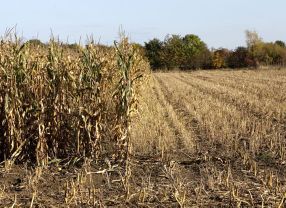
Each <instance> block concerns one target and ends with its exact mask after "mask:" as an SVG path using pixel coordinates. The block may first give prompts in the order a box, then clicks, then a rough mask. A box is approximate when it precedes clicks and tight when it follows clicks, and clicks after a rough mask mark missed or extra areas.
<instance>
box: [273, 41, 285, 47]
mask: <svg viewBox="0 0 286 208" xmlns="http://www.w3.org/2000/svg"><path fill="white" fill-rule="evenodd" d="M275 44H276V45H279V46H280V47H282V48H285V47H286V45H285V42H284V41H282V40H276V41H275Z"/></svg>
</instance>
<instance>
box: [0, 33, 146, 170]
mask: <svg viewBox="0 0 286 208" xmlns="http://www.w3.org/2000/svg"><path fill="white" fill-rule="evenodd" d="M148 70H149V65H148V63H147V61H146V60H145V59H144V58H143V56H142V54H141V53H140V51H139V50H138V49H137V48H136V47H135V45H133V44H130V43H128V39H127V38H125V37H123V38H121V40H120V41H119V43H115V44H114V46H112V47H107V46H102V45H99V44H95V43H94V42H93V41H89V43H88V44H87V45H85V46H81V45H76V47H74V48H73V49H70V48H67V47H65V44H63V43H60V42H59V41H55V40H54V39H51V40H50V41H49V43H47V44H45V45H34V44H31V43H29V42H26V43H23V42H22V41H21V40H20V39H18V38H17V37H16V36H15V37H11V36H9V37H6V38H2V40H1V43H0V147H1V148H0V162H1V161H4V160H8V159H9V160H13V161H19V162H20V161H31V162H34V163H37V164H38V165H45V164H47V163H48V162H49V161H51V160H52V159H55V158H61V159H65V158H81V157H92V158H95V159H96V160H100V159H102V158H106V157H108V158H109V159H110V160H120V161H124V160H125V159H126V157H127V154H128V153H127V152H128V144H129V123H130V118H131V115H130V114H131V112H132V111H133V110H134V108H135V103H136V96H137V89H138V86H139V84H140V83H142V80H143V79H144V78H143V79H142V76H143V75H145V74H146V73H147V72H148Z"/></svg>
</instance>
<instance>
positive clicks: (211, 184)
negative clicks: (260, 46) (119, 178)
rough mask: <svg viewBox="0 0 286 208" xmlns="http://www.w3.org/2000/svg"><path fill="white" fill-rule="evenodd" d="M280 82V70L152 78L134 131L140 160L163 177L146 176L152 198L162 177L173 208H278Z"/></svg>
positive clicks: (285, 146) (281, 187)
mask: <svg viewBox="0 0 286 208" xmlns="http://www.w3.org/2000/svg"><path fill="white" fill-rule="evenodd" d="M285 75H286V71H285V70H270V71H245V70H242V71H197V72H191V73H182V72H171V73H160V72H159V73H154V74H153V80H152V81H151V84H150V87H148V89H146V91H147V92H146V93H143V96H142V100H141V103H142V105H141V107H142V109H141V115H140V117H139V118H140V119H139V120H138V123H135V124H134V125H135V126H134V128H133V138H134V141H133V149H134V152H135V153H136V154H137V156H138V158H140V155H141V156H142V155H149V156H150V155H153V157H154V158H157V159H156V160H155V159H153V161H154V162H155V161H157V162H156V163H159V164H161V168H159V170H161V172H160V171H159V170H156V171H157V172H154V171H153V172H152V171H149V172H148V171H147V172H145V175H148V174H150V179H149V180H148V181H153V183H154V184H157V185H156V186H155V187H153V189H152V188H150V187H149V192H152V191H153V192H156V191H157V192H158V187H165V185H164V184H165V183H166V181H163V180H161V178H162V176H163V175H164V176H165V178H167V179H168V180H169V186H170V187H171V189H169V194H170V195H169V196H173V200H174V201H175V202H176V203H177V205H178V206H185V207H193V206H194V207H196V206H199V207H214V206H218V207H237V206H238V207H240V206H243V207H263V206H264V207H279V206H280V207H283V201H284V202H285V192H286V154H285V152H286V140H285V139H286V129H285V123H286V101H285V89H286V86H285V79H284V77H285ZM143 147H144V148H143ZM146 158H149V160H148V161H149V163H151V161H152V159H150V157H145V158H144V157H143V158H141V159H142V160H147V159H146ZM158 158H159V159H158ZM158 161H159V162H158ZM142 164H143V163H141V169H142ZM151 164H152V163H151ZM151 164H149V165H146V166H147V167H150V166H151ZM153 165H154V166H155V164H153ZM143 166H144V165H143ZM157 167H158V164H157ZM136 169H140V168H139V167H137V168H136ZM166 170H168V171H166ZM167 172H168V173H169V175H168V174H166V173H167ZM143 173H144V172H143ZM143 175H144V174H143ZM141 176H142V174H141ZM152 179H153V180H152ZM159 184H160V185H159ZM162 191H163V190H161V192H162ZM159 192H160V191H159ZM165 192H166V189H165ZM157 196H159V195H157ZM145 200H147V199H146V198H145ZM164 200H166V198H161V199H160V200H158V201H161V202H162V201H164ZM169 200H171V201H172V197H170V198H169ZM147 201H148V200H147ZM147 201H146V202H147Z"/></svg>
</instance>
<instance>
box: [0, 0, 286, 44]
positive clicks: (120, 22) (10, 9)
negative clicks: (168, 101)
mask: <svg viewBox="0 0 286 208" xmlns="http://www.w3.org/2000/svg"><path fill="white" fill-rule="evenodd" d="M0 2H1V12H0V20H1V22H0V35H3V34H4V32H5V30H6V29H7V28H11V27H13V26H15V25H17V32H18V33H19V34H20V35H23V36H24V38H26V39H30V38H37V37H38V38H39V39H41V40H43V41H47V40H48V38H49V36H50V34H51V30H52V31H53V34H54V35H59V37H60V39H62V40H67V39H68V40H69V42H74V41H78V40H79V38H80V37H82V39H85V38H86V35H91V34H93V35H94V37H95V39H96V40H100V42H101V43H104V44H110V43H112V42H113V40H114V39H117V38H118V31H119V28H120V26H122V27H123V29H124V30H125V31H126V34H127V35H128V36H130V37H131V39H132V40H133V41H135V42H139V43H144V42H145V41H148V40H150V39H152V38H154V37H156V38H159V39H161V40H163V39H164V37H165V36H166V34H179V35H185V34H190V33H191V34H196V35H198V36H199V37H200V38H201V39H202V40H203V41H205V42H206V43H207V44H208V46H209V47H216V48H218V47H226V48H230V49H231V48H235V47H236V46H240V45H245V35H244V31H245V30H246V29H251V30H253V29H254V30H256V31H257V32H258V33H259V34H260V36H262V38H263V39H264V40H265V41H275V40H277V39H279V40H283V41H286V27H285V23H286V12H285V9H286V1H285V0H272V1H270V0H141V1H139V0H101V1H99V0H81V1H80V0H45V1H44V0H25V1H23V0H9V1H8V0H0Z"/></svg>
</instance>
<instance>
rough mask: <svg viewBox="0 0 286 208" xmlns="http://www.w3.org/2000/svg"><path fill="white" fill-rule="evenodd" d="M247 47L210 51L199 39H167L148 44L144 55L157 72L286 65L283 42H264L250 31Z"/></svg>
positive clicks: (285, 49)
mask: <svg viewBox="0 0 286 208" xmlns="http://www.w3.org/2000/svg"><path fill="white" fill-rule="evenodd" d="M246 43H247V46H246V47H242V46H239V47H237V48H236V49H234V50H228V49H226V48H219V49H211V50H210V49H209V48H208V47H207V44H206V43H205V42H203V41H202V40H201V39H200V38H199V37H198V36H197V35H193V34H188V35H185V36H184V37H181V36H179V35H167V36H166V37H165V39H164V40H163V41H161V40H159V39H157V38H154V39H152V40H150V41H149V42H145V45H144V53H145V55H146V57H147V58H148V60H149V62H150V65H151V67H152V68H153V69H154V70H156V69H167V70H170V69H182V70H187V69H220V68H244V67H253V68H257V67H259V66H264V65H267V66H268V65H281V66H282V65H285V64H286V46H285V43H284V42H283V41H281V40H277V41H275V42H264V41H263V40H262V38H261V37H259V35H258V34H257V32H255V31H246Z"/></svg>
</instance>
